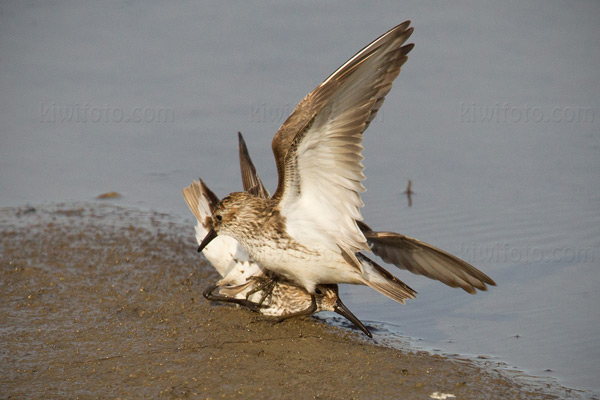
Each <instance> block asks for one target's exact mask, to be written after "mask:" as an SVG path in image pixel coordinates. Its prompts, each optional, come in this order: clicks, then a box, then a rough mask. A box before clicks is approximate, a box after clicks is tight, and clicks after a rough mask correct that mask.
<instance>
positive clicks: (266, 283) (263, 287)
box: [246, 276, 279, 307]
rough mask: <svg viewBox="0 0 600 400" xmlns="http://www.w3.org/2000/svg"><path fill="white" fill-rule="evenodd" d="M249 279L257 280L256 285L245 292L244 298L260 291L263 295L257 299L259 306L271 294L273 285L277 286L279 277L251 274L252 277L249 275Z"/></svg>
mask: <svg viewBox="0 0 600 400" xmlns="http://www.w3.org/2000/svg"><path fill="white" fill-rule="evenodd" d="M250 279H253V280H255V281H257V282H258V285H256V287H255V288H253V289H252V290H250V291H249V292H248V294H246V299H248V298H249V297H250V296H251V295H253V294H254V293H257V292H261V291H262V292H263V295H262V297H261V298H260V300H259V301H258V303H256V304H257V305H258V306H259V307H262V305H263V303H264V302H265V300H266V299H267V297H270V296H272V295H273V289H275V286H277V284H278V283H279V279H278V278H277V277H275V276H272V277H270V278H265V277H259V276H252V277H250Z"/></svg>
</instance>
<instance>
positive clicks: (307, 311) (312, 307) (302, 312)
mask: <svg viewBox="0 0 600 400" xmlns="http://www.w3.org/2000/svg"><path fill="white" fill-rule="evenodd" d="M316 311H317V299H316V298H315V295H314V294H311V295H310V306H308V308H307V309H305V310H300V311H296V312H293V313H289V314H286V315H284V316H282V317H279V319H278V320H277V322H278V323H279V322H282V321H283V320H286V319H288V318H294V317H302V316H304V315H313V314H314V313H315V312H316Z"/></svg>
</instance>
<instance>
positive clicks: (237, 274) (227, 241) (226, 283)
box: [183, 160, 373, 338]
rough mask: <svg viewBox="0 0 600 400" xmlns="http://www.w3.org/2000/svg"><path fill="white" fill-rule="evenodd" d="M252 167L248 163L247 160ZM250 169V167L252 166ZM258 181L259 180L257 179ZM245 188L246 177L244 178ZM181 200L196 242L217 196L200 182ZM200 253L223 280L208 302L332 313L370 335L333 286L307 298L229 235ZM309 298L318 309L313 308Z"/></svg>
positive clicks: (274, 312)
mask: <svg viewBox="0 0 600 400" xmlns="http://www.w3.org/2000/svg"><path fill="white" fill-rule="evenodd" d="M249 162H250V163H252V161H251V160H249ZM252 168H254V166H253V165H252ZM255 177H256V179H260V178H258V176H257V175H256V176H255ZM244 182H245V183H246V184H247V183H248V180H247V178H246V179H244ZM261 184H262V183H261ZM183 196H184V198H185V200H186V202H187V204H188V206H189V207H190V210H191V211H192V213H193V214H194V215H195V216H196V219H197V224H196V227H195V230H196V239H197V241H198V243H199V244H200V242H201V240H202V238H204V236H205V235H206V232H208V230H209V229H210V225H209V224H210V218H211V215H212V212H213V211H214V208H215V206H216V205H217V203H218V202H219V200H218V197H217V196H216V195H215V194H214V193H213V192H212V191H211V190H210V189H209V188H208V186H206V184H205V183H204V182H203V181H202V180H199V181H198V182H196V181H193V182H192V184H191V185H190V186H188V187H186V188H185V189H183ZM203 254H204V255H205V257H206V258H207V259H208V260H209V262H210V263H211V264H212V265H213V266H214V267H215V269H216V270H217V272H219V274H220V275H221V276H222V277H223V278H222V279H221V280H219V281H218V282H217V283H216V284H214V285H212V286H210V287H209V288H207V289H206V290H205V291H204V292H203V294H204V297H206V298H207V299H209V300H212V301H220V302H228V303H234V304H238V305H241V306H245V307H247V308H249V309H250V310H252V311H255V312H258V313H260V314H262V315H265V316H268V317H277V318H279V320H280V321H281V320H283V319H287V318H291V317H297V316H302V315H311V314H314V313H318V312H321V311H333V312H335V313H337V314H339V315H341V316H343V317H345V318H346V319H347V320H349V321H350V322H352V323H353V324H354V325H355V326H356V327H357V328H359V329H360V330H361V331H362V332H363V333H364V334H365V335H367V336H368V337H371V338H372V337H373V336H372V334H371V332H370V331H369V329H367V327H365V325H364V324H363V323H362V322H361V321H360V320H359V319H358V318H357V317H356V316H355V315H354V314H353V313H352V312H351V311H350V309H348V307H347V306H346V305H345V304H344V303H343V302H342V300H341V299H340V297H339V293H338V286H337V285H319V286H318V287H317V288H316V292H317V295H316V296H314V297H313V296H311V294H310V293H308V292H307V291H306V290H304V289H303V288H302V287H300V286H298V285H296V284H294V283H292V282H290V281H287V280H285V279H281V278H277V277H276V276H275V274H273V273H271V272H269V271H268V270H265V269H264V268H262V267H261V266H260V265H258V264H257V263H255V262H253V261H252V260H251V259H250V258H249V256H248V254H247V253H246V252H245V250H244V249H243V248H242V247H241V246H240V244H239V243H238V242H237V241H235V240H234V239H233V238H231V237H227V236H224V235H222V236H219V237H218V238H217V239H216V240H215V241H213V242H212V243H211V244H210V245H209V246H206V247H205V248H204V249H203ZM313 299H314V301H315V305H316V308H313V304H312V302H313Z"/></svg>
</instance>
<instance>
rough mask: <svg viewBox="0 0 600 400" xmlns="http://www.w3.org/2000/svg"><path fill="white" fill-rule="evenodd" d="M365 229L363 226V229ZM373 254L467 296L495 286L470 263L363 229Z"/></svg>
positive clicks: (417, 243)
mask: <svg viewBox="0 0 600 400" xmlns="http://www.w3.org/2000/svg"><path fill="white" fill-rule="evenodd" d="M364 226H366V225H364V224H361V227H364ZM363 233H364V234H365V237H366V238H367V241H368V243H369V244H370V245H371V250H372V251H373V253H375V254H377V255H378V256H379V257H381V258H382V259H383V260H384V261H385V262H387V263H390V264H394V265H395V266H397V267H398V268H402V269H406V270H408V271H410V272H412V273H414V274H417V275H423V276H426V277H428V278H430V279H435V280H438V281H440V282H442V283H444V284H446V285H448V286H451V287H460V288H462V289H463V290H465V291H466V292H469V293H475V292H476V289H479V290H487V287H486V285H492V286H495V285H496V283H495V282H494V281H493V280H492V279H491V278H490V277H489V276H487V275H486V274H484V273H483V272H481V271H480V270H478V269H477V268H475V267H473V266H472V265H470V264H469V263H467V262H465V261H463V260H461V259H459V258H458V257H455V256H453V255H452V254H450V253H447V252H445V251H443V250H440V249H438V248H436V247H434V246H432V245H430V244H428V243H425V242H422V241H420V240H417V239H414V238H411V237H408V236H404V235H401V234H399V233H394V232H373V231H370V230H365V229H363Z"/></svg>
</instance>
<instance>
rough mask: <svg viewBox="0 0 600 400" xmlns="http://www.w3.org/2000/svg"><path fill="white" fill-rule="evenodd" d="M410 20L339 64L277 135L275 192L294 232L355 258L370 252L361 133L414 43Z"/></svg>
mask: <svg viewBox="0 0 600 400" xmlns="http://www.w3.org/2000/svg"><path fill="white" fill-rule="evenodd" d="M409 24H410V22H409V21H406V22H405V23H403V24H400V25H398V26H396V27H395V28H393V29H391V30H390V31H388V32H387V33H385V34H384V35H382V36H381V37H380V38H378V39H376V40H375V41H374V42H372V43H371V44H369V45H368V46H366V47H365V48H364V49H363V50H361V51H360V52H359V53H357V54H356V55H355V56H354V57H352V58H351V59H350V60H348V61H347V62H346V63H345V64H344V65H342V66H341V67H340V68H339V69H338V70H336V71H335V72H334V73H333V74H332V75H331V76H330V77H329V78H327V79H326V80H325V81H324V82H323V83H322V84H321V85H319V86H318V87H317V88H316V89H315V90H313V91H312V92H311V93H309V94H308V95H307V96H306V97H305V98H304V99H303V100H302V101H301V102H300V103H299V104H298V106H297V107H296V109H295V110H294V111H293V112H292V114H291V115H290V116H289V118H288V119H287V120H286V122H285V123H284V124H283V125H282V127H281V128H280V129H279V131H278V132H277V134H276V135H275V137H274V138H273V143H272V147H273V153H274V154H275V160H276V163H277V170H278V174H279V183H278V187H277V190H276V192H275V194H274V195H273V198H275V199H276V200H278V201H279V207H280V210H281V212H282V215H283V216H285V217H286V219H287V220H288V224H287V226H288V227H291V231H290V232H289V233H290V234H291V235H292V237H296V238H300V239H302V241H303V242H305V243H306V241H307V240H308V241H309V242H310V241H311V240H312V241H314V242H318V243H320V244H322V245H324V246H327V247H329V248H331V249H334V250H335V249H336V248H338V249H341V250H342V251H343V252H346V253H348V254H352V256H353V255H354V253H355V252H357V251H360V250H368V246H367V243H366V239H365V237H364V235H363V234H362V232H361V231H360V229H359V228H358V226H357V225H356V221H360V220H362V215H361V213H360V207H362V206H363V203H362V201H361V199H360V193H361V192H363V191H364V190H365V188H364V187H363V185H362V181H363V180H364V179H365V177H364V175H363V169H364V167H363V164H362V158H363V157H362V154H361V152H362V145H361V142H362V133H363V132H364V130H365V129H366V128H367V127H368V125H369V123H370V122H371V121H372V120H373V118H374V117H375V115H376V113H377V111H378V110H379V108H380V107H381V105H382V104H383V101H384V98H385V95H387V93H388V92H389V91H390V89H391V87H392V82H393V80H394V79H395V78H396V77H397V76H398V74H399V73H400V67H401V66H402V64H404V62H405V61H406V59H407V56H406V55H407V54H408V52H410V50H411V49H412V48H413V45H412V44H410V45H404V46H403V44H404V42H405V41H406V40H407V39H408V38H409V37H410V35H411V33H412V28H409V27H408V26H409ZM353 257H354V256H353ZM354 261H355V263H354V264H355V265H357V266H359V265H360V263H359V262H358V261H357V260H356V259H355V258H354ZM358 268H359V269H360V266H359V267H358Z"/></svg>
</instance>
